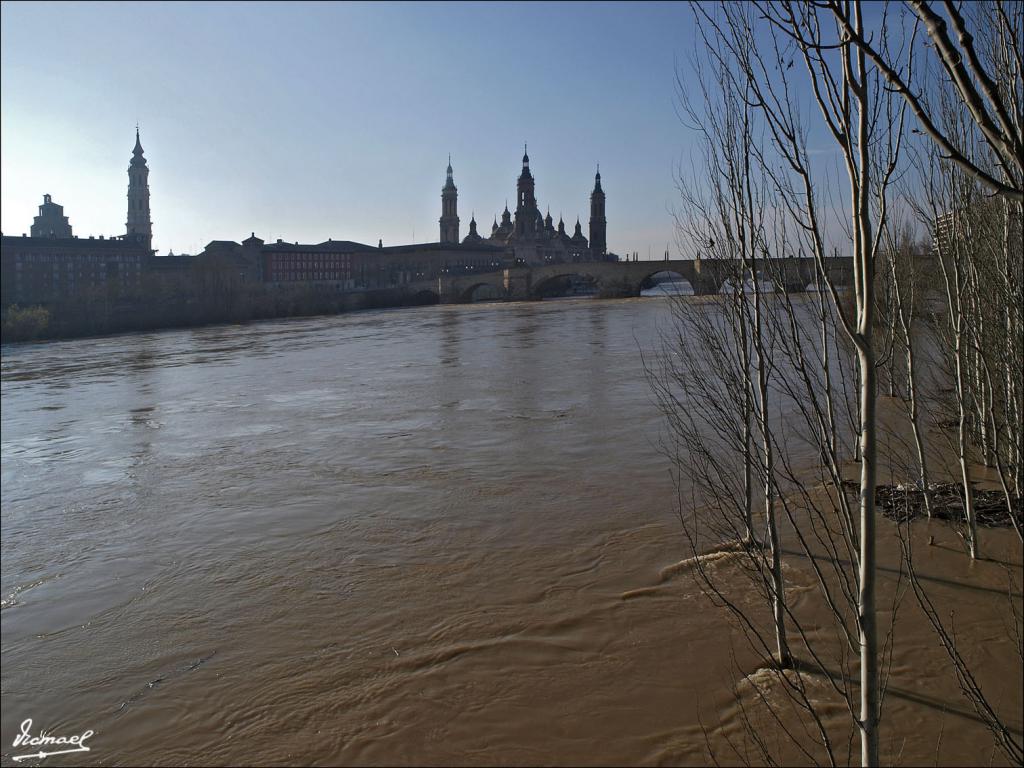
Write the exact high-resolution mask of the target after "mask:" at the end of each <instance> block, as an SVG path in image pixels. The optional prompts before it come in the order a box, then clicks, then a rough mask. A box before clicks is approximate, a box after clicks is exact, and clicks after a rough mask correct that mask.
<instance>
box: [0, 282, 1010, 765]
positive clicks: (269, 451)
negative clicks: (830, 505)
mask: <svg viewBox="0 0 1024 768" xmlns="http://www.w3.org/2000/svg"><path fill="white" fill-rule="evenodd" d="M670 319H671V318H670V313H669V311H668V308H667V306H666V302H665V301H664V300H659V299H636V300H622V301H602V300H578V301H553V302H540V303H530V304H486V305H470V306H454V307H424V308H417V309H404V310H392V311H377V312H364V313H355V314H350V315H342V316H337V317H324V318H313V319H297V320H285V321H274V322H267V323H260V324H253V325H247V326H222V327H212V328H204V329H199V330H185V331H168V332H161V333H150V334H133V335H123V336H115V337H107V338H100V339H88V340H76V341H67V342H53V343H43V344H31V345H17V346H8V347H4V349H3V356H2V406H3V407H2V523H3V532H2V585H0V586H2V600H3V608H2V614H0V616H2V646H3V647H2V667H3V674H2V694H3V713H2V741H3V743H2V755H3V762H4V764H13V765H33V764H43V765H71V764H82V763H87V764H97V765H98V764H105V765H147V764H160V765H184V764H189V765H232V764H254V763H255V764H322V765H336V764H372V765H399V764H432V765H436V764H444V765H452V764H454V765H469V764H474V765H479V764H488V765H490V764H515V765H522V764H622V763H633V764H635V763H644V764H659V763H670V764H679V763H683V764H699V763H702V762H705V761H706V760H707V759H708V751H707V749H708V740H710V743H711V744H712V745H714V744H718V745H719V746H722V745H724V744H725V742H726V740H727V738H728V736H729V734H730V733H731V731H730V728H732V727H734V726H735V721H736V718H735V710H736V707H737V699H736V697H734V695H733V691H734V689H735V665H736V664H739V665H740V667H742V666H743V664H744V657H743V647H742V646H743V643H742V639H741V638H740V637H738V636H737V635H736V634H735V633H733V632H731V631H730V630H729V628H728V624H727V623H726V621H725V617H724V616H723V615H722V613H721V612H720V611H717V610H715V609H714V608H713V607H711V606H710V605H709V604H708V603H707V601H706V600H705V599H704V598H703V597H702V596H701V595H700V592H699V590H698V588H697V586H696V585H695V584H694V583H693V581H692V579H688V578H686V577H685V576H679V577H676V578H673V579H670V580H668V581H667V582H664V583H663V582H662V580H661V578H660V577H659V573H661V571H662V569H663V568H665V567H666V566H667V565H670V564H672V563H674V562H676V561H678V560H679V559H680V558H682V557H685V556H686V554H687V546H686V542H685V540H684V538H683V536H682V533H681V530H680V524H679V521H678V519H677V517H676V515H677V501H676V494H675V490H674V486H673V483H672V480H671V477H670V473H669V470H670V464H669V462H668V461H667V459H666V458H665V457H664V456H663V455H662V454H661V452H660V451H659V441H660V439H661V437H662V433H663V429H664V419H663V417H662V415H661V414H660V413H659V411H658V409H657V407H656V405H655V403H654V400H653V397H652V395H651V392H650V388H649V387H648V385H647V382H646V381H645V379H644V375H643V371H642V365H641V353H642V352H643V353H644V354H648V353H650V352H651V351H653V349H654V346H655V344H656V337H657V332H658V329H659V328H663V327H665V326H666V324H668V323H669V322H670ZM885 530H888V529H885V528H884V527H883V528H882V529H881V530H880V535H884V532H885ZM982 535H983V536H986V537H988V538H987V539H986V542H988V543H989V549H990V551H993V552H995V553H1002V554H1001V557H1002V560H1003V561H1005V562H1012V561H1013V560H1014V558H1019V555H1018V554H1017V549H1016V548H1015V545H1014V543H1013V541H1012V540H1011V539H1010V538H1009V537H1010V535H1011V534H1009V533H1008V532H1006V531H984V532H983V534H982ZM937 539H938V544H939V546H938V547H935V548H932V551H931V552H930V553H929V557H932V558H933V561H934V562H932V563H931V565H932V566H933V568H934V569H935V570H936V572H938V571H941V573H942V578H943V579H944V580H945V581H946V582H949V585H948V587H943V588H944V589H946V588H948V592H949V595H948V599H949V600H950V601H952V603H955V604H956V605H958V606H960V605H962V608H963V611H965V613H964V614H962V615H963V616H965V622H967V625H970V626H971V627H972V630H971V631H974V632H976V633H979V635H980V636H982V637H984V638H986V643H985V644H984V646H983V647H982V646H979V649H978V650H977V651H974V652H976V653H990V654H992V655H993V657H994V658H996V657H999V655H1000V654H1004V653H1006V652H1007V649H1006V648H1005V647H1004V646H1003V645H1001V643H1003V639H1001V638H1002V635H1001V634H1000V631H1001V629H1000V628H1001V627H1002V623H1001V620H1000V616H999V613H998V610H999V609H998V605H999V604H1000V603H999V601H1000V600H1002V601H1003V602H1005V600H1006V595H1005V589H1004V586H1005V582H1006V579H1005V568H1004V567H1003V566H1002V565H1001V564H1000V563H997V562H993V563H976V564H974V566H971V564H970V563H968V562H966V559H965V558H963V557H961V556H959V555H958V553H957V551H956V546H957V545H956V542H955V536H954V535H953V534H952V533H951V532H948V533H944V532H939V533H938V534H937ZM884 549H885V548H884V546H883V547H882V550H883V551H884ZM793 573H794V579H795V580H794V582H793V583H794V584H795V585H796V587H795V589H797V590H799V588H800V585H801V583H802V582H801V581H800V576H799V569H798V568H797V567H796V566H794V567H793ZM805 580H806V583H807V584H808V589H809V588H810V586H812V582H811V581H810V579H809V577H808V578H806V579H805ZM795 599H799V597H796V598H795ZM957 601H959V602H957ZM908 612H909V609H908ZM972 612H973V613H972ZM907 621H908V622H910V619H908V620H907ZM900 641H901V643H902V645H901V646H900V647H899V650H897V652H896V653H895V654H894V664H893V666H894V671H893V675H894V677H893V680H894V682H893V683H892V687H893V689H894V690H895V691H896V693H895V694H893V695H891V696H889V697H888V698H887V699H886V707H887V710H886V714H891V713H895V714H894V715H893V717H894V718H896V720H894V722H896V721H898V722H899V723H900V725H899V729H898V730H899V732H898V733H896V732H895V731H890V732H889V733H887V734H885V735H884V736H883V742H884V745H883V752H884V753H885V754H886V755H888V759H889V762H897V763H901V764H914V763H915V762H917V761H919V760H927V761H928V762H929V763H931V762H933V761H934V760H935V754H936V738H935V737H936V734H937V733H939V732H940V731H941V732H942V733H944V736H943V737H942V742H941V757H940V758H939V759H938V760H937V762H939V763H940V764H951V765H955V764H961V763H963V762H965V761H967V762H974V761H975V760H974V759H972V758H976V759H977V762H982V763H986V764H987V763H988V762H989V759H990V757H991V739H990V738H989V737H988V735H987V734H986V733H985V730H984V728H983V727H982V726H981V725H980V724H979V723H978V722H977V720H976V719H972V718H971V712H970V711H969V705H968V704H967V703H966V702H964V701H963V700H962V699H959V698H957V696H956V690H955V682H953V681H952V678H951V677H950V676H949V675H948V671H947V670H945V668H944V667H943V666H942V664H941V658H942V657H941V655H940V652H935V653H934V659H935V662H934V664H931V663H930V662H928V661H927V659H928V658H931V657H926V656H925V655H923V654H924V652H925V649H927V650H928V653H932V651H933V650H934V647H935V645H936V643H935V640H934V638H933V637H932V636H931V635H929V634H928V633H927V632H926V631H924V630H922V629H920V628H919V627H918V628H915V625H913V624H912V623H908V624H907V626H906V627H905V630H904V632H903V634H902V635H900ZM1000 669H1001V668H999V667H998V666H996V667H993V669H992V671H991V672H987V673H985V675H986V679H988V678H991V680H992V681H993V684H995V685H1003V686H1004V687H1006V686H1007V685H1008V687H1006V691H1004V692H1003V693H1002V694H1001V695H1002V696H1003V699H1004V700H1005V699H1007V697H1010V698H1012V696H1013V693H1012V691H1013V690H1014V687H1015V686H1016V685H1018V684H1019V682H1020V681H1019V680H1013V679H1012V678H1011V679H1010V680H1009V681H1008V682H1007V681H1006V680H1005V679H1004V678H1001V677H1000V675H1001V672H1000ZM747 671H749V672H754V671H755V669H750V670H747ZM1004 677H1005V676H1004ZM901 692H902V694H903V695H901ZM1017 695H1019V689H1018V694H1017ZM1016 706H1017V708H1018V711H1019V704H1018V705H1016ZM842 714H843V713H839V715H837V716H840V715H842ZM27 718H31V719H32V720H33V723H34V725H33V730H34V731H39V730H40V729H45V730H47V731H50V732H52V733H56V734H77V733H81V732H83V731H86V730H92V731H94V735H93V736H92V737H91V738H90V739H89V742H88V743H89V746H90V751H89V752H88V753H78V754H73V755H66V756H54V757H49V758H45V759H44V760H35V761H33V760H28V761H23V762H20V763H14V762H12V761H13V757H14V756H16V755H18V754H21V753H22V752H23V750H19V749H15V748H14V747H13V746H12V742H13V740H14V739H15V737H16V735H17V734H18V732H19V728H20V725H21V723H22V722H23V721H24V720H25V719H27ZM702 723H703V725H704V726H706V727H707V728H708V729H709V733H708V734H707V735H705V733H704V732H703V730H702ZM855 754H856V750H855ZM719 757H720V759H723V760H724V761H725V762H736V758H735V756H732V757H730V755H729V754H727V753H726V754H720V755H719ZM995 762H996V763H999V757H998V755H997V756H996V757H995Z"/></svg>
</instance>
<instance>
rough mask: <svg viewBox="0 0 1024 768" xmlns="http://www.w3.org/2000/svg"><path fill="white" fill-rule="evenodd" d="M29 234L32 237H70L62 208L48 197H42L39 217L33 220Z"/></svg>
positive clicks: (69, 226) (66, 219)
mask: <svg viewBox="0 0 1024 768" xmlns="http://www.w3.org/2000/svg"><path fill="white" fill-rule="evenodd" d="M29 232H31V233H32V237H71V236H72V235H71V225H70V224H69V223H68V217H67V216H65V215H64V206H63V205H57V204H56V203H55V202H53V200H52V199H51V198H50V196H49V195H43V204H42V205H40V206H39V215H38V216H36V217H35V219H33V221H32V228H31V229H30V230H29Z"/></svg>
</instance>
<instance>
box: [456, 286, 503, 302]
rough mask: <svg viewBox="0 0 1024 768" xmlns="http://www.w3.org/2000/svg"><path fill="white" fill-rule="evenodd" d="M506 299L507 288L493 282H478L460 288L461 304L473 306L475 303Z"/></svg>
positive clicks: (459, 300) (459, 297)
mask: <svg viewBox="0 0 1024 768" xmlns="http://www.w3.org/2000/svg"><path fill="white" fill-rule="evenodd" d="M503 298H505V286H504V285H502V284H498V283H495V282H494V281H493V280H477V281H475V282H471V283H469V284H468V285H467V286H465V287H460V290H459V294H458V303H459V304H472V303H473V302H474V301H497V300H499V299H503Z"/></svg>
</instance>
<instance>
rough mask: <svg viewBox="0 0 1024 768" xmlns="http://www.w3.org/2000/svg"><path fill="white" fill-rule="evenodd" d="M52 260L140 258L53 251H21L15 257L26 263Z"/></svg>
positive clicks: (87, 260) (137, 261)
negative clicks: (71, 254) (72, 254)
mask: <svg viewBox="0 0 1024 768" xmlns="http://www.w3.org/2000/svg"><path fill="white" fill-rule="evenodd" d="M54 261H62V262H68V263H72V264H74V263H76V262H98V261H104V262H106V261H129V262H136V263H138V264H141V260H140V258H139V257H138V256H122V255H120V254H101V255H97V254H81V255H79V254H75V255H74V256H69V255H67V254H53V253H23V254H19V255H18V257H17V263H18V264H21V263H23V262H28V263H39V262H42V263H50V262H54Z"/></svg>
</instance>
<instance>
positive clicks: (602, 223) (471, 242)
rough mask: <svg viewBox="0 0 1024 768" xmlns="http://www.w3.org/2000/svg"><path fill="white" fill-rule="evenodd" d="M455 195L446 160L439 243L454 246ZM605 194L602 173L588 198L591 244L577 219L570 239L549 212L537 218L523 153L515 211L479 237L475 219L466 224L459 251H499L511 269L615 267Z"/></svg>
mask: <svg viewBox="0 0 1024 768" xmlns="http://www.w3.org/2000/svg"><path fill="white" fill-rule="evenodd" d="M458 195H459V190H458V188H457V187H456V186H455V181H454V179H453V178H452V164H451V158H450V157H449V158H448V177H447V179H446V180H445V184H444V187H443V188H442V189H441V218H440V222H439V223H440V225H441V237H440V242H441V243H447V244H452V245H459V244H460V241H459V214H458ZM604 203H605V197H604V190H603V189H601V169H600V166H599V167H598V170H597V174H596V175H595V176H594V189H593V191H592V192H591V193H590V238H589V240H588V238H587V237H586V236H584V234H583V232H582V227H581V225H580V221H579V218H577V219H576V227H575V230H574V231H573V233H572V234H571V235H570V234H569V233H568V232H566V230H565V222H564V221H562V219H561V217H559V220H558V225H557V226H555V224H554V221H553V220H552V218H551V212H550V210H548V212H547V215H541V212H540V206H539V205H538V204H537V195H536V182H535V181H534V178H533V173H532V172H531V171H530V156H529V155H528V154H527V152H526V148H525V147H524V148H523V169H522V172H521V173H520V174H519V179H518V181H517V182H516V210H515V214H513V213H512V212H510V211H509V209H508V205H506V206H505V210H504V211H503V212H502V214H501V223H499V222H498V219H497V217H495V218H494V222H493V223H492V224H491V232H490V235H488V236H486V237H485V236H483V235H481V234H480V233H479V232H478V231H477V223H476V217H475V216H474V217H473V218H472V219H470V222H469V234H467V235H466V236H465V237H464V238H463V239H462V241H461V245H462V246H463V247H464V248H473V247H480V246H484V247H492V248H493V247H499V248H502V249H503V250H504V251H505V253H506V255H507V257H509V261H510V262H512V263H515V264H526V265H533V264H549V263H568V262H583V261H616V260H617V258H616V257H615V256H614V255H613V254H609V253H608V240H607V234H606V233H607V220H606V219H605V211H604Z"/></svg>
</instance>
